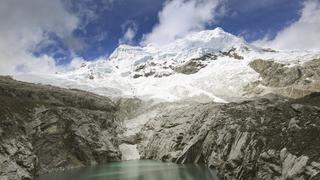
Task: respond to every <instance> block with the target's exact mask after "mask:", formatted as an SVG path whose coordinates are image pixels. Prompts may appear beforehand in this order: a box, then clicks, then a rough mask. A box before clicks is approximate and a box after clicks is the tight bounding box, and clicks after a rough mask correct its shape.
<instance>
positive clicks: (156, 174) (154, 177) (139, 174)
mask: <svg viewBox="0 0 320 180" xmlns="http://www.w3.org/2000/svg"><path fill="white" fill-rule="evenodd" d="M36 180H218V178H217V177H216V176H215V174H214V172H213V171H212V170H209V169H208V168H206V167H203V166H196V165H177V164H173V163H163V162H159V161H142V160H140V161H126V162H118V163H110V164H107V165H104V166H97V167H91V168H82V169H78V170H72V171H68V172H64V173H55V174H51V175H46V176H42V177H39V178H37V179H36Z"/></svg>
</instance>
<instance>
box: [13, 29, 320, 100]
mask: <svg viewBox="0 0 320 180" xmlns="http://www.w3.org/2000/svg"><path fill="white" fill-rule="evenodd" d="M208 54H209V55H210V56H211V57H209V58H208V57H207V58H203V59H199V60H194V61H198V62H199V63H202V64H201V68H199V70H198V71H197V72H195V73H192V74H184V73H179V72H177V71H176V69H177V68H178V67H182V66H184V65H186V64H188V62H190V61H192V60H193V59H195V58H201V57H204V56H206V55H208ZM319 57H320V56H319V52H310V51H299V52H289V51H276V52H275V51H271V50H265V49H262V48H259V47H255V46H253V45H251V44H249V43H247V42H245V41H244V40H242V39H241V38H238V37H236V36H234V35H231V34H229V33H227V32H224V31H223V30H222V29H221V28H216V29H214V30H206V31H201V32H197V33H191V34H189V35H187V36H186V37H184V38H181V39H178V40H176V41H174V42H172V43H170V44H167V45H165V46H162V47H157V46H154V45H152V44H148V45H146V46H143V47H133V46H128V45H120V46H119V47H118V48H117V49H116V50H115V51H114V52H113V53H112V54H111V55H110V57H109V58H108V59H106V60H99V61H94V62H87V63H85V64H83V65H82V66H81V67H79V68H78V69H74V70H72V71H69V72H58V73H57V74H51V75H48V74H23V75H16V76H15V78H16V79H18V80H23V81H29V82H35V83H43V84H52V85H56V86H60V87H66V88H76V89H81V90H86V91H91V92H94V93H97V94H100V95H104V96H109V97H114V98H117V97H138V98H140V99H143V100H154V101H156V102H165V101H169V102H172V101H178V100H188V99H192V100H196V101H200V102H208V101H215V102H222V103H226V102H229V101H233V100H237V99H239V98H243V97H244V94H245V90H244V88H245V87H246V86H247V85H249V84H250V83H252V82H255V81H257V80H259V74H258V73H256V72H255V71H254V70H253V69H252V68H250V67H249V66H248V64H249V63H250V62H251V61H253V60H255V59H264V60H274V61H277V62H281V63H285V64H288V66H291V65H295V64H300V63H303V62H305V61H308V60H311V59H314V58H319ZM210 58H211V59H210ZM199 67H200V65H199Z"/></svg>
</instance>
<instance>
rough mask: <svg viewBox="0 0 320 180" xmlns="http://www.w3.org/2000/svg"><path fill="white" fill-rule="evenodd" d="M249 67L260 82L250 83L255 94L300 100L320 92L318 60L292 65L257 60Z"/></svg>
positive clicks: (319, 62) (319, 63)
mask: <svg viewBox="0 0 320 180" xmlns="http://www.w3.org/2000/svg"><path fill="white" fill-rule="evenodd" d="M249 65H250V67H251V68H253V69H254V70H255V71H256V72H258V73H259V74H260V76H261V80H260V81H257V82H254V83H252V84H251V85H252V86H251V87H254V88H253V89H254V91H255V92H258V93H256V94H255V95H257V94H261V93H262V94H264V93H270V92H272V93H276V94H280V95H283V96H286V97H290V98H301V97H304V96H306V95H308V94H310V93H312V92H320V68H319V67H320V59H313V60H310V61H307V62H305V63H302V64H297V65H292V64H285V63H278V62H275V61H272V60H262V59H257V60H254V61H252V62H251V63H250V64H249Z"/></svg>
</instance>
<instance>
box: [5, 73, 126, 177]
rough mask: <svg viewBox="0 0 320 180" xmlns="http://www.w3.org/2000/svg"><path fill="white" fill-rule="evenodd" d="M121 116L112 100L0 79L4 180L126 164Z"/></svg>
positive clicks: (74, 91)
mask: <svg viewBox="0 0 320 180" xmlns="http://www.w3.org/2000/svg"><path fill="white" fill-rule="evenodd" d="M117 111H118V109H117V106H116V104H115V103H113V102H112V101H110V99H108V98H106V97H102V96H98V95H95V94H92V93H88V92H83V91H78V90H67V89H61V88H57V87H53V86H42V85H35V84H30V83H24V82H18V81H15V80H13V79H11V78H8V77H2V76H0V179H17V180H19V179H21V180H29V179H30V180H31V179H33V177H35V176H37V175H40V174H45V173H48V172H51V171H56V170H65V169H69V168H75V167H83V166H89V165H96V164H99V163H107V162H110V161H118V160H120V159H121V152H120V151H119V148H118V141H119V140H118V138H117V135H118V134H119V132H121V131H122V126H121V121H120V120H118V119H117V118H116V117H117Z"/></svg>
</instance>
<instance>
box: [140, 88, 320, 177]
mask: <svg viewBox="0 0 320 180" xmlns="http://www.w3.org/2000/svg"><path fill="white" fill-rule="evenodd" d="M168 107H170V108H166V109H165V110H163V113H162V114H159V115H158V116H157V117H155V118H153V119H152V120H150V121H149V122H148V123H147V124H146V125H145V127H144V129H143V130H142V132H141V134H143V136H144V137H143V139H144V141H143V142H142V143H141V144H140V147H139V149H140V151H141V152H142V156H143V157H144V158H146V159H159V160H164V161H173V162H177V163H205V164H207V165H208V166H209V167H212V168H214V169H216V170H217V171H218V173H219V175H220V177H221V178H222V179H232V180H255V179H270V180H274V179H279V180H280V179H319V178H320V174H319V173H320V154H319V151H320V143H319V142H320V136H319V134H320V94H319V93H318V94H311V95H309V96H306V97H305V98H301V99H297V100H291V99H286V98H282V97H278V96H273V95H269V96H268V97H264V98H261V99H256V100H252V101H246V102H242V103H230V104H215V103H208V104H197V103H182V104H176V105H174V106H168Z"/></svg>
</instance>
